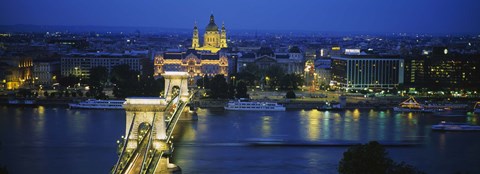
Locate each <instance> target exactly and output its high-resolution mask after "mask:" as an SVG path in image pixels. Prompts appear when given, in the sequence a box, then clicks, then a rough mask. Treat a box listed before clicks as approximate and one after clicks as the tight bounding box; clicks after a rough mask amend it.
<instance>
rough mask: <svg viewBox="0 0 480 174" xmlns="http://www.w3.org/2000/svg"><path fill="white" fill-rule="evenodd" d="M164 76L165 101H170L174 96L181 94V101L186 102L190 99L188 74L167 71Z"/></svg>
mask: <svg viewBox="0 0 480 174" xmlns="http://www.w3.org/2000/svg"><path fill="white" fill-rule="evenodd" d="M162 76H163V78H165V90H164V92H165V99H167V101H170V100H171V99H172V96H173V95H175V94H176V93H177V92H180V99H181V100H183V101H186V99H187V98H188V73H187V72H175V71H166V72H165V73H164V74H162Z"/></svg>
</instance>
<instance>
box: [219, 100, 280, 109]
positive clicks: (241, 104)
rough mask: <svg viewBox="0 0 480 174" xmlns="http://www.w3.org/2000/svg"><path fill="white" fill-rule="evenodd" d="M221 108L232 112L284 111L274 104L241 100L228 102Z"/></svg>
mask: <svg viewBox="0 0 480 174" xmlns="http://www.w3.org/2000/svg"><path fill="white" fill-rule="evenodd" d="M223 108H224V109H225V110H232V111H285V106H283V105H281V104H278V103H275V102H252V101H249V100H248V99H243V98H241V99H239V100H236V101H229V102H228V103H227V104H226V105H225V106H224V107H223Z"/></svg>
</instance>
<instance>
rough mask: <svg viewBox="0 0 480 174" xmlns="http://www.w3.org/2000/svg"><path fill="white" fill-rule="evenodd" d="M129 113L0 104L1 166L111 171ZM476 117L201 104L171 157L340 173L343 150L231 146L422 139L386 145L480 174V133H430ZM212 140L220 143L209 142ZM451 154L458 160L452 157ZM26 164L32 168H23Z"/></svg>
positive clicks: (187, 163)
mask: <svg viewBox="0 0 480 174" xmlns="http://www.w3.org/2000/svg"><path fill="white" fill-rule="evenodd" d="M124 116H125V115H124V111H97V110H69V109H64V108H43V107H42V108H40V107H39V108H6V107H0V133H1V135H2V136H1V137H2V139H1V141H2V144H3V147H2V149H1V150H0V154H1V160H0V163H2V164H6V165H7V167H8V168H9V170H10V171H12V172H13V173H33V172H35V171H44V172H45V173H70V172H69V171H78V172H79V173H107V172H108V170H110V168H111V167H112V165H113V164H114V162H115V160H116V154H115V147H116V146H115V141H116V139H117V138H119V136H120V135H122V134H123V133H124V132H125V117H124ZM477 117H478V116H476V115H470V116H468V117H462V118H437V117H434V116H432V115H431V114H421V113H413V114H408V113H395V112H391V111H390V110H385V111H381V110H380V111H379V110H358V109H357V110H346V111H325V112H324V111H317V110H301V111H286V112H230V111H216V110H209V109H200V110H199V112H198V121H187V122H180V125H181V126H179V127H178V130H179V132H178V133H180V134H181V135H180V136H175V137H176V138H175V141H176V145H177V147H176V148H175V152H174V158H173V159H172V160H173V161H174V162H175V163H176V164H178V165H179V166H181V167H182V170H183V171H184V172H185V173H337V172H336V167H337V165H338V160H339V159H340V158H341V155H342V153H343V152H344V151H345V149H346V147H252V146H238V145H236V146H231V144H232V143H233V144H235V143H237V144H241V143H242V142H245V140H248V139H250V138H278V137H279V136H280V137H281V138H282V139H285V140H293V141H295V140H298V141H337V140H341V141H354V142H367V141H370V140H379V141H404V140H417V141H420V142H422V143H424V145H421V146H418V147H412V148H388V150H389V152H390V154H391V156H392V157H393V158H395V159H398V161H406V162H407V163H409V164H412V165H414V166H417V167H418V168H420V169H423V170H425V171H427V173H442V172H443V173H445V172H447V173H454V172H458V171H464V172H470V173H479V171H480V167H479V166H478V165H473V164H478V163H480V159H479V158H478V154H479V153H480V149H479V148H478V147H480V139H478V138H475V137H479V136H480V133H438V132H432V131H431V130H430V125H432V124H436V123H438V122H440V121H441V120H445V119H446V120H447V121H458V122H470V123H474V124H478V118H477ZM182 143H184V144H183V145H182ZM209 143H210V144H220V145H217V146H208V144H209ZM222 143H223V144H224V145H223V146H222V145H221V144H222ZM186 144H191V145H186ZM192 145H193V146H192ZM19 154H28V155H19ZM458 154H461V155H458ZM452 156H455V160H451V157H452ZM5 159H8V160H5ZM12 161H13V162H12ZM445 161H448V163H446V162H445ZM219 164H222V165H221V166H219ZM26 165H28V166H29V168H25V167H23V166H26ZM86 166H88V167H86ZM458 169H460V170H458Z"/></svg>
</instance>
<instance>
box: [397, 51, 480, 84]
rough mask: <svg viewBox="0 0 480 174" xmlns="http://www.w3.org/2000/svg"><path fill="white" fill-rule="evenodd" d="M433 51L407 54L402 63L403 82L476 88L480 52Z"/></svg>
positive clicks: (479, 66) (478, 75)
mask: <svg viewBox="0 0 480 174" xmlns="http://www.w3.org/2000/svg"><path fill="white" fill-rule="evenodd" d="M445 53H446V54H437V55H422V56H416V57H410V58H407V59H406V62H405V73H406V77H405V85H406V86H407V87H410V88H417V89H421V88H424V89H427V90H434V91H437V90H456V89H459V90H461V89H470V90H478V87H479V86H480V81H479V80H478V77H480V69H479V68H480V55H478V54H476V55H456V54H448V52H445Z"/></svg>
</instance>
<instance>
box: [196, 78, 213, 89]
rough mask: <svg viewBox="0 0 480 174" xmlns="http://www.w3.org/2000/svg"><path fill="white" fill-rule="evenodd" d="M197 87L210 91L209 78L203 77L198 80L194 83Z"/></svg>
mask: <svg viewBox="0 0 480 174" xmlns="http://www.w3.org/2000/svg"><path fill="white" fill-rule="evenodd" d="M196 84H197V86H200V87H202V88H205V89H210V78H209V77H208V76H204V77H202V78H199V79H198V80H197V82H196Z"/></svg>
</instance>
